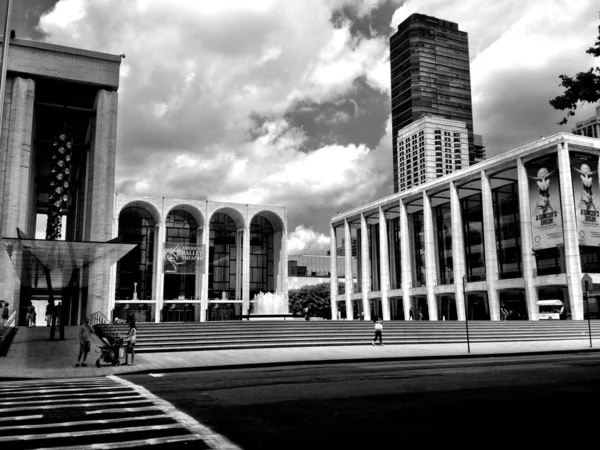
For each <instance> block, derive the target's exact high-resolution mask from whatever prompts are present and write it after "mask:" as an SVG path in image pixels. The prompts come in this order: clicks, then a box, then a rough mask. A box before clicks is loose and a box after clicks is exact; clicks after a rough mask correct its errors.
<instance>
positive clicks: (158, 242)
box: [154, 222, 167, 322]
mask: <svg viewBox="0 0 600 450" xmlns="http://www.w3.org/2000/svg"><path fill="white" fill-rule="evenodd" d="M155 230H156V232H155V238H154V245H155V246H156V260H155V264H154V278H155V280H156V282H155V283H154V284H155V290H154V298H155V299H156V309H157V313H156V319H155V320H156V321H157V322H160V312H161V311H162V310H163V307H164V306H165V273H164V270H163V268H164V267H163V261H164V259H165V246H164V242H165V240H166V237H167V231H166V226H165V224H164V223H163V222H160V223H159V224H158V225H156V227H155ZM162 320H163V322H166V320H167V318H166V316H165V317H163V319H162Z"/></svg>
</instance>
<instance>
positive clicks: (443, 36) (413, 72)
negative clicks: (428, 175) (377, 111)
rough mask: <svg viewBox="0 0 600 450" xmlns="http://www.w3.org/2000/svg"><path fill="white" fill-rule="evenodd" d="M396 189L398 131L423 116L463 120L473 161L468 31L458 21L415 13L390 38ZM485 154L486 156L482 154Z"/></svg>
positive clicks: (475, 156) (479, 154) (397, 186)
mask: <svg viewBox="0 0 600 450" xmlns="http://www.w3.org/2000/svg"><path fill="white" fill-rule="evenodd" d="M390 66H391V80H392V94H391V95H392V99H391V100H392V101H391V104H392V136H393V137H392V139H393V142H392V149H393V164H394V192H398V191H399V190H400V182H399V179H400V177H401V175H402V174H401V173H400V172H399V171H398V170H399V169H398V160H399V159H400V157H399V155H398V154H397V149H398V141H399V139H400V138H399V137H398V132H399V131H400V130H401V129H402V128H404V127H406V126H407V125H409V124H411V123H413V122H415V121H417V120H419V119H420V118H422V117H425V116H436V117H442V118H445V119H451V120H457V121H461V122H464V123H465V124H466V128H467V135H468V148H469V160H470V164H474V163H475V162H478V160H480V159H483V158H485V152H484V151H482V149H481V148H480V149H479V151H478V152H477V153H476V152H475V146H474V137H473V109H472V104H471V76H470V68H469V39H468V34H467V33H466V32H464V31H460V30H459V29H458V24H456V23H454V22H449V21H446V20H442V19H437V18H435V17H430V16H426V15H423V14H412V15H411V16H409V17H408V18H407V19H406V20H405V21H404V22H402V23H401V24H400V25H398V31H397V32H396V33H395V34H394V35H393V36H392V37H391V38H390ZM482 155H483V158H482Z"/></svg>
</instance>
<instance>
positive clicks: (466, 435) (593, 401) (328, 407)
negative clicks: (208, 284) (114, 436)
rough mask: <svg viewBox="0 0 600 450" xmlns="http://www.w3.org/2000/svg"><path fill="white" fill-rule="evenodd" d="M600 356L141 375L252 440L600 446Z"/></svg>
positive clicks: (233, 435) (327, 445)
mask: <svg viewBox="0 0 600 450" xmlns="http://www.w3.org/2000/svg"><path fill="white" fill-rule="evenodd" d="M599 369H600V355H598V354H595V353H588V354H570V355H558V356H557V355H553V356H527V357H501V358H485V359H479V358H478V359H464V360H445V361H440V360H437V361H421V362H387V363H382V362H378V363H371V364H370V363H356V364H347V363H344V364H329V365H311V366H293V367H290V366H288V367H280V368H264V369H246V370H220V371H199V372H184V373H165V374H162V376H159V377H153V376H150V375H132V376H128V377H126V378H127V379H129V380H130V381H132V382H134V383H136V384H140V385H142V386H144V387H146V388H147V389H148V390H150V391H151V392H153V393H154V394H156V395H158V396H160V397H162V398H164V399H166V400H168V401H169V402H171V403H173V404H174V405H175V406H176V407H178V408H179V409H181V410H183V411H184V412H186V413H188V414H189V415H191V416H193V417H194V418H196V419H197V420H199V421H200V422H202V423H204V424H205V425H207V426H209V427H211V428H212V429H214V430H215V431H217V432H218V433H221V434H222V435H224V436H226V437H227V438H229V439H230V440H231V441H233V442H235V443H236V444H237V445H239V446H241V447H242V448H244V449H246V450H250V449H354V448H365V449H378V448H380V449H387V448H400V449H408V448H419V449H450V448H452V449H453V448H477V449H488V448H503V449H506V448H511V449H514V448H531V449H534V448H535V449H537V448H561V449H579V448H582V449H585V448H598V446H599V445H600V444H598V441H599V440H600V437H598V431H597V430H598V429H599V428H598V425H599V424H600V414H599V412H598V409H599V405H600V370H599Z"/></svg>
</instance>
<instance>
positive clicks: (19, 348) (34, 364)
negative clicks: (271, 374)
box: [0, 327, 600, 381]
mask: <svg viewBox="0 0 600 450" xmlns="http://www.w3.org/2000/svg"><path fill="white" fill-rule="evenodd" d="M77 331H78V328H77V327H66V328H65V340H64V341H49V340H48V335H49V329H48V328H46V327H37V328H19V329H18V331H17V333H16V335H15V337H14V339H13V342H12V344H11V346H10V348H9V351H8V354H7V355H6V357H4V358H1V357H0V381H3V380H2V379H3V378H8V379H10V378H17V379H22V378H32V379H33V378H76V377H98V376H106V375H111V374H115V375H119V374H127V373H162V372H167V371H183V370H202V369H216V368H225V367H227V368H232V367H260V366H268V365H279V364H288V365H290V364H306V363H315V362H330V363H331V362H357V361H365V360H369V361H384V360H419V359H445V358H458V357H460V358H465V357H487V356H503V355H508V356H510V355H518V354H544V353H563V352H587V351H600V336H599V338H598V339H594V340H593V348H590V342H589V338H586V339H581V340H565V341H538V342H498V343H491V344H490V343H475V344H473V343H471V353H467V344H466V342H465V343H462V344H423V345H388V346H384V347H380V346H376V347H373V346H372V345H371V343H370V341H368V342H365V344H366V345H364V346H340V347H289V348H274V349H249V350H218V351H195V352H173V353H143V354H136V355H135V364H134V365H133V366H119V367H112V366H103V367H100V368H96V365H95V363H96V360H97V359H98V356H99V353H95V351H96V350H97V349H98V346H99V345H100V341H99V340H98V338H97V337H96V336H93V341H92V352H91V353H90V354H89V355H88V359H87V364H88V367H75V363H76V362H77V355H78V353H79V342H78V337H77ZM56 334H57V336H58V330H57V333H56Z"/></svg>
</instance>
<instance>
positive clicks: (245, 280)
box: [242, 222, 250, 314]
mask: <svg viewBox="0 0 600 450" xmlns="http://www.w3.org/2000/svg"><path fill="white" fill-rule="evenodd" d="M243 241H244V243H243V248H242V255H243V256H242V314H248V313H249V312H250V224H249V223H247V222H246V223H245V224H244V235H243Z"/></svg>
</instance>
